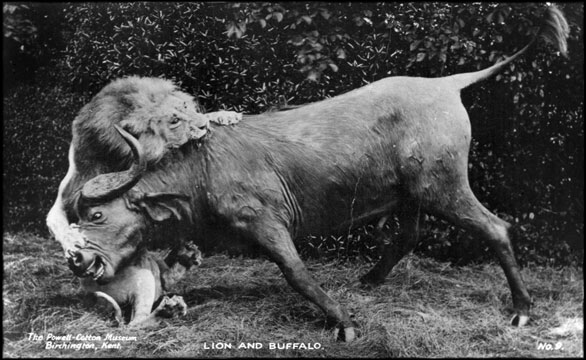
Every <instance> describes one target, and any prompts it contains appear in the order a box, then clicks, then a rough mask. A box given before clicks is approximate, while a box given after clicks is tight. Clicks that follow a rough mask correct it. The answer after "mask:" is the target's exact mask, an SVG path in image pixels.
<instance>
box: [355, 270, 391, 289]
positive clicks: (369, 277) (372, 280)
mask: <svg viewBox="0 0 586 360" xmlns="http://www.w3.org/2000/svg"><path fill="white" fill-rule="evenodd" d="M384 282H385V279H384V278H382V279H381V278H380V276H377V275H375V274H372V273H367V274H366V275H364V276H362V277H360V279H359V280H357V281H355V283H356V286H359V287H363V288H367V289H372V288H375V287H377V286H379V285H381V284H383V283H384Z"/></svg>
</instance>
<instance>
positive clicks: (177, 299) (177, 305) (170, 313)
mask: <svg viewBox="0 0 586 360" xmlns="http://www.w3.org/2000/svg"><path fill="white" fill-rule="evenodd" d="M186 314H187V304H186V303H185V300H183V297H182V296H179V295H173V296H172V297H170V298H169V297H168V296H164V297H163V299H162V300H161V303H160V304H159V306H157V308H156V309H155V311H153V315H154V316H160V317H165V318H172V317H179V316H185V315H186Z"/></svg>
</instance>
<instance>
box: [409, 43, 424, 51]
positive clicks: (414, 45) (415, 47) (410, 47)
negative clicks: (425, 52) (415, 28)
mask: <svg viewBox="0 0 586 360" xmlns="http://www.w3.org/2000/svg"><path fill="white" fill-rule="evenodd" d="M421 41H422V40H416V41H414V42H412V43H411V45H410V46H409V50H411V51H413V50H415V49H417V48H418V47H419V44H421Z"/></svg>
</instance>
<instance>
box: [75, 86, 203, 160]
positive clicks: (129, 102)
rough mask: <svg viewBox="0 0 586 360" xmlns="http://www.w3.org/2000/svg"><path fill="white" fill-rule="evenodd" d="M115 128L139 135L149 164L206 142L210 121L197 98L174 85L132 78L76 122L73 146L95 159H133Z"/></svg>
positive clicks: (109, 90)
mask: <svg viewBox="0 0 586 360" xmlns="http://www.w3.org/2000/svg"><path fill="white" fill-rule="evenodd" d="M113 125H119V126H121V127H122V128H123V129H124V130H126V131H128V132H129V133H130V134H132V135H133V136H135V137H136V138H137V139H138V141H139V142H140V144H141V145H142V147H143V149H145V157H146V159H147V163H154V162H157V161H158V160H160V159H161V158H162V157H163V155H164V154H165V152H166V151H167V149H170V148H176V147H179V146H181V145H183V144H185V143H186V142H188V141H190V140H194V139H200V138H202V137H203V136H204V135H205V134H206V133H207V131H208V126H209V120H208V119H207V117H206V116H204V115H203V114H202V113H201V112H200V111H199V106H198V104H197V102H196V101H195V99H194V98H193V97H192V96H190V95H188V94H186V93H184V92H182V91H180V90H179V89H177V87H176V86H175V85H174V84H173V83H172V82H171V81H169V80H165V79H159V78H141V77H136V76H133V77H127V78H123V79H119V80H116V81H113V82H112V83H110V84H109V85H107V86H106V87H104V88H103V89H102V90H101V91H100V92H99V93H98V94H97V95H96V96H94V98H93V99H92V100H91V101H90V102H89V103H88V104H87V105H85V106H84V107H83V108H82V109H81V111H80V112H79V114H78V116H77V117H76V118H75V120H74V122H73V142H74V144H75V147H76V148H78V149H85V151H84V150H82V151H81V152H80V151H78V152H77V153H78V154H79V153H83V154H85V155H89V157H90V158H94V159H95V158H99V157H101V156H102V157H105V156H119V157H121V158H128V157H129V156H130V153H128V147H127V146H125V144H124V143H123V142H121V140H120V136H119V135H118V134H117V132H116V131H115V130H114V126H113Z"/></svg>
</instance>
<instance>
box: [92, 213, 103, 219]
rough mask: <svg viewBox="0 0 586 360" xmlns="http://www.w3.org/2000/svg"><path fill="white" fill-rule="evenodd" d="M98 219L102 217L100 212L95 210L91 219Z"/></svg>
mask: <svg viewBox="0 0 586 360" xmlns="http://www.w3.org/2000/svg"><path fill="white" fill-rule="evenodd" d="M100 219H102V213H101V212H99V211H97V212H95V213H93V214H92V218H91V221H98V220H100Z"/></svg>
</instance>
